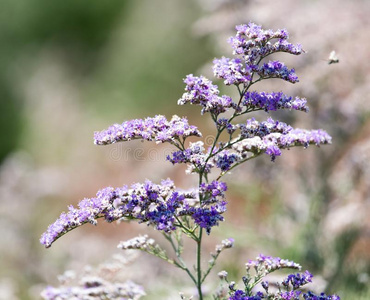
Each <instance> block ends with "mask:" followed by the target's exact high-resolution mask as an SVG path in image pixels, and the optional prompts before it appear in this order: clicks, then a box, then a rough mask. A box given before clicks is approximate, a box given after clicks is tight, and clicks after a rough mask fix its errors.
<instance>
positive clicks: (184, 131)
mask: <svg viewBox="0 0 370 300" xmlns="http://www.w3.org/2000/svg"><path fill="white" fill-rule="evenodd" d="M188 136H198V137H200V136H202V134H201V133H200V131H199V130H198V129H197V127H195V126H192V125H189V123H188V120H187V119H186V118H180V117H179V116H176V115H175V116H173V117H172V119H171V120H170V121H168V120H167V119H166V118H165V117H164V116H162V115H157V116H155V117H154V118H146V119H135V120H130V121H125V122H123V123H122V124H114V125H112V126H110V127H109V128H108V129H106V130H103V131H100V132H99V131H97V132H95V134H94V143H95V144H97V145H107V144H113V143H116V142H120V141H130V140H133V139H141V140H146V141H156V142H157V143H164V142H170V143H172V142H174V141H175V140H177V139H179V138H180V137H183V138H186V137H188Z"/></svg>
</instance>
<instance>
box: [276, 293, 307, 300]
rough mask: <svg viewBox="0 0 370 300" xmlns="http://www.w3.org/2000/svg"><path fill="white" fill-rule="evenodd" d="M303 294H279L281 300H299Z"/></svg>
mask: <svg viewBox="0 0 370 300" xmlns="http://www.w3.org/2000/svg"><path fill="white" fill-rule="evenodd" d="M301 294H302V292H301V291H286V292H280V293H278V295H279V298H278V299H283V300H299V299H300V298H299V296H300V295H301Z"/></svg>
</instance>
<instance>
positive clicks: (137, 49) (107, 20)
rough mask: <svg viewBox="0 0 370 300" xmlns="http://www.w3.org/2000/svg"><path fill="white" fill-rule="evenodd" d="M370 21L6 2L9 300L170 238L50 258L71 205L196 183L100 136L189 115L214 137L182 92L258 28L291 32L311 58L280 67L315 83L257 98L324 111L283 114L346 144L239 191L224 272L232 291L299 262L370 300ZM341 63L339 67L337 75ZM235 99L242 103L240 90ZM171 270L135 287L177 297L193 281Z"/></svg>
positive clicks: (255, 178) (331, 2)
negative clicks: (245, 32)
mask: <svg viewBox="0 0 370 300" xmlns="http://www.w3.org/2000/svg"><path fill="white" fill-rule="evenodd" d="M369 16H370V1H368V0H353V1H345V0H327V1H313V0H301V1H294V0H285V1H261V0H191V1H181V0H172V1H165V0H155V1H153V0H142V1H134V0H120V1H118V0H111V1H97V0H96V1H95V0H93V1H92V0H79V1H71V0H66V1H59V2H56V1H48V0H18V1H12V0H2V1H1V3H0V64H1V71H0V103H1V106H0V122H1V131H0V132H1V138H0V234H1V241H0V299H8V300H12V299H39V298H40V297H39V292H40V291H41V290H42V289H43V288H44V287H45V286H46V285H48V284H51V285H57V284H58V281H57V275H58V274H61V273H63V272H64V271H65V270H68V269H76V270H79V269H82V268H83V266H85V265H86V264H92V265H96V264H99V263H100V262H102V261H105V260H106V259H108V258H109V257H110V256H111V255H112V254H114V253H117V251H118V250H117V249H116V245H117V244H118V242H119V241H120V240H123V239H128V238H132V237H134V236H136V235H137V234H138V233H142V234H143V233H147V232H149V233H150V234H153V235H154V236H156V233H155V232H153V231H152V230H149V229H148V228H146V226H144V225H137V224H119V225H118V224H105V223H104V222H100V223H99V224H98V226H97V227H93V226H90V225H86V226H83V227H81V228H79V229H77V230H75V231H73V232H71V233H69V234H68V235H66V236H65V237H63V238H62V239H61V240H59V241H57V242H56V243H55V244H54V245H53V246H52V247H51V248H50V249H48V250H45V249H44V248H43V247H42V246H41V245H40V244H39V241H38V240H39V237H40V235H41V234H42V232H44V231H45V230H46V228H47V226H48V225H49V224H50V223H52V222H54V221H55V219H56V218H57V217H58V216H59V214H60V212H61V211H63V210H66V209H67V205H69V204H76V203H78V201H79V200H81V199H82V198H84V197H93V196H94V195H95V193H96V191H97V190H99V189H100V188H103V187H105V186H108V185H111V186H114V187H116V186H122V185H124V184H131V183H133V182H141V181H143V180H144V179H145V178H148V179H150V180H153V181H156V182H159V180H160V179H161V178H167V177H171V178H172V179H174V181H175V184H176V185H177V186H179V187H182V188H189V187H191V185H192V184H194V182H195V178H194V177H195V176H190V175H185V174H184V169H183V168H181V167H175V168H174V167H172V165H171V164H170V163H168V162H163V161H164V160H165V156H166V154H168V152H169V151H170V150H171V148H168V146H159V147H154V146H155V145H154V144H150V143H141V142H130V143H126V144H119V145H113V146H110V147H98V146H94V145H93V138H92V137H93V132H94V131H96V130H102V129H104V128H106V127H108V126H109V125H111V124H113V123H120V122H122V121H124V120H127V119H132V118H144V117H146V116H154V115H155V114H164V115H166V116H167V117H171V115H172V114H178V115H180V116H188V118H189V120H190V123H191V124H194V125H197V126H198V127H199V128H200V129H201V131H202V132H203V133H204V135H205V136H207V135H211V134H212V124H211V123H210V120H207V118H206V117H204V118H201V116H200V112H199V109H198V108H197V107H193V106H186V107H179V106H177V105H176V103H177V99H179V98H180V97H181V95H182V93H183V88H184V84H183V82H182V79H183V78H184V77H185V76H186V75H187V74H189V73H194V74H196V75H200V74H203V75H205V76H208V77H209V78H211V79H213V76H212V71H211V62H212V60H213V58H214V57H220V56H223V55H225V56H230V55H231V47H230V46H229V45H228V44H227V43H226V40H227V38H228V37H229V36H231V35H234V34H235V32H234V26H235V25H236V24H241V23H248V22H249V21H253V22H255V23H257V24H261V25H262V26H263V28H265V29H267V28H271V29H278V28H286V29H287V30H288V31H289V33H290V41H291V42H292V43H301V44H302V45H303V48H304V49H305V50H306V51H307V53H306V54H305V55H302V56H299V57H293V56H292V57H291V56H289V55H284V54H280V55H279V56H278V57H276V58H277V59H279V60H282V61H284V62H286V64H287V65H288V66H290V67H294V68H295V69H296V72H297V74H298V76H299V78H300V83H297V84H295V85H291V84H289V83H284V82H282V81H278V80H269V81H265V82H263V83H262V84H260V85H259V86H258V89H261V90H266V91H281V90H282V91H284V92H285V93H287V94H290V95H297V96H301V97H306V98H307V99H308V103H309V106H310V112H309V113H308V114H304V113H302V112H276V113H274V114H271V116H272V117H273V118H276V119H279V120H281V121H285V122H287V123H290V124H292V125H294V126H296V127H303V128H308V129H314V128H323V129H325V130H327V131H328V132H329V133H330V134H331V135H332V136H333V144H332V145H330V146H325V147H322V148H320V149H316V148H315V147H310V148H308V149H306V150H304V149H301V148H295V149H292V150H290V151H289V153H288V151H285V152H284V153H283V156H282V157H279V158H278V159H277V160H276V162H275V163H271V162H270V160H269V158H268V157H267V156H266V157H263V156H262V157H259V158H257V159H256V160H255V161H253V162H251V163H249V165H246V166H244V167H242V168H240V169H239V170H236V171H235V172H234V173H233V174H230V175H229V176H228V177H225V178H226V181H227V183H228V185H229V192H228V201H229V208H228V212H227V214H226V215H225V217H226V222H224V223H223V224H221V226H220V227H218V228H217V229H216V230H215V231H214V234H213V235H212V237H210V238H208V239H207V240H206V245H205V247H206V249H209V250H210V251H211V250H212V249H214V244H215V243H217V242H219V241H220V240H221V239H223V238H226V237H233V238H235V239H236V247H235V248H234V249H232V250H230V252H229V253H228V254H227V253H225V254H224V257H223V258H222V259H221V261H220V263H219V265H218V266H217V267H216V270H217V271H220V270H221V269H227V270H228V272H229V274H230V276H231V277H232V279H233V280H237V279H238V278H240V277H241V276H242V275H243V273H244V263H245V262H246V261H247V260H248V259H251V258H254V257H255V256H256V255H257V254H259V253H264V254H266V255H273V256H281V257H286V258H289V259H293V260H296V261H297V262H299V263H300V264H301V265H303V267H304V269H309V270H310V271H311V272H313V273H314V274H317V276H316V278H318V279H317V280H318V281H320V282H322V283H323V286H324V287H325V288H326V290H327V291H328V292H336V293H338V294H339V295H340V296H341V297H342V298H343V299H369V298H370V288H369V286H370V277H369V276H370V218H369V217H368V216H369V213H370V118H369V114H370V99H369V98H370V97H369V95H370V84H369V83H370V63H369V61H370V36H369V32H370V19H369ZM332 50H335V51H336V53H337V55H338V58H339V63H338V64H331V65H329V64H328V58H329V54H330V52H331V51H332ZM222 92H223V93H226V94H229V95H235V91H234V90H233V88H232V87H227V88H222ZM257 117H258V118H261V119H262V118H267V117H268V115H265V114H259V115H258V116H257ZM231 251H232V252H231ZM143 266H145V268H144V269H143V268H142V267H143ZM148 270H150V272H151V273H149V274H153V276H148ZM168 272H169V271H168V266H167V265H165V264H164V263H163V264H162V263H161V262H157V261H156V260H155V258H151V257H147V256H146V255H142V256H140V258H139V259H138V261H137V262H135V263H133V265H132V266H130V269H129V270H128V271H127V272H126V275H127V276H128V277H130V278H133V279H134V280H135V281H136V282H137V283H139V284H144V285H145V289H146V291H147V293H148V296H147V297H146V299H154V298H155V297H157V298H160V299H175V298H177V297H178V294H177V292H178V291H179V290H183V289H185V288H184V286H191V283H190V282H186V280H185V281H184V282H183V281H182V280H180V279H179V278H176V276H174V277H172V279H171V278H168ZM175 272H176V271H175ZM176 274H178V273H176ZM211 277H212V278H213V281H215V280H216V276H215V275H212V276H211ZM158 278H160V279H158ZM211 281H212V280H210V282H211ZM168 284H171V285H172V286H173V287H174V288H173V290H169V289H168V286H169V285H168ZM211 288H212V286H210V289H211ZM153 295H155V297H154V296H153Z"/></svg>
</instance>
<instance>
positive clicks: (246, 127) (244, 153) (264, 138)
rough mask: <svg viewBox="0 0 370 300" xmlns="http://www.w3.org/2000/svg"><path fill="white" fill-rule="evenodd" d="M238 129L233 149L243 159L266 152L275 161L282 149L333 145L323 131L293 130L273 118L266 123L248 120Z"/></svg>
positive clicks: (239, 125)
mask: <svg viewBox="0 0 370 300" xmlns="http://www.w3.org/2000/svg"><path fill="white" fill-rule="evenodd" d="M237 127H239V129H240V132H241V133H240V135H239V137H237V138H236V139H235V140H234V141H233V142H232V149H233V150H234V151H236V153H238V154H239V155H240V156H241V157H242V158H246V157H248V156H249V154H250V153H253V154H260V153H262V152H264V153H266V154H268V155H270V156H271V159H272V160H274V159H275V158H276V156H280V155H281V149H289V148H290V147H294V146H304V147H305V148H307V147H308V146H309V145H310V144H313V145H316V146H319V145H320V144H330V143H331V136H330V135H328V134H327V133H326V132H325V131H323V130H321V129H318V130H304V129H293V128H292V127H291V126H289V125H287V124H286V123H283V122H279V121H274V120H273V119H271V118H269V119H268V120H267V121H265V122H258V121H256V120H255V119H248V120H247V122H246V123H245V124H238V125H237Z"/></svg>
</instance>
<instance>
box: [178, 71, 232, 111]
mask: <svg viewBox="0 0 370 300" xmlns="http://www.w3.org/2000/svg"><path fill="white" fill-rule="evenodd" d="M184 83H185V84H186V87H185V91H186V93H184V94H183V95H182V97H181V98H180V99H179V101H178V104H179V105H184V104H186V103H190V104H196V105H200V106H202V111H201V112H202V114H204V113H205V112H210V113H212V114H214V115H219V114H220V113H223V112H225V111H227V110H228V109H229V108H230V107H232V106H234V105H235V104H234V103H233V102H232V99H231V98H230V97H229V96H222V97H220V96H219V95H218V94H219V93H220V92H219V90H218V87H217V86H216V85H214V84H213V83H212V81H210V80H209V79H207V78H205V77H203V76H200V77H196V76H193V75H192V74H190V75H188V76H186V78H185V80H184Z"/></svg>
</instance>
